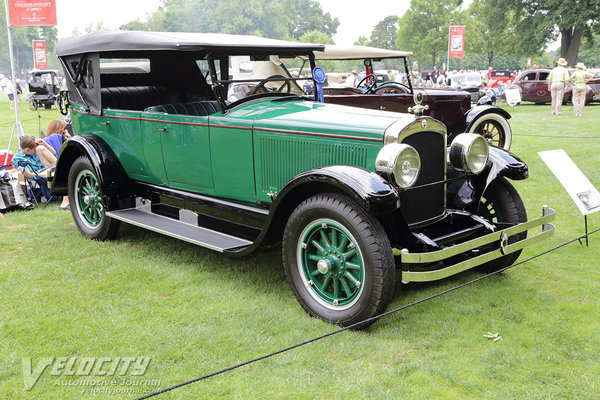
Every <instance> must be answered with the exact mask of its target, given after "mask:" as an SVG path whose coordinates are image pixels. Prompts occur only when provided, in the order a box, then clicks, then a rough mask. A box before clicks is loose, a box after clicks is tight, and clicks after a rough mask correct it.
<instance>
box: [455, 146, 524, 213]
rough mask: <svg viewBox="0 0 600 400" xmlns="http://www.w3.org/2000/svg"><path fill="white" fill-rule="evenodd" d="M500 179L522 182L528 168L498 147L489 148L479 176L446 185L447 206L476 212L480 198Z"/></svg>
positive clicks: (521, 161) (468, 177)
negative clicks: (488, 153)
mask: <svg viewBox="0 0 600 400" xmlns="http://www.w3.org/2000/svg"><path fill="white" fill-rule="evenodd" d="M500 177H506V178H509V179H512V180H523V179H527V177H529V167H528V166H527V164H526V163H525V162H524V161H523V160H521V159H520V158H519V157H517V156H516V155H514V154H513V153H511V152H509V151H507V150H504V149H502V148H500V147H495V146H490V157H489V159H488V162H487V166H486V168H485V169H484V170H483V171H482V172H481V173H480V174H479V175H471V176H465V177H464V178H463V179H462V180H461V179H459V180H457V181H454V182H452V183H451V184H450V185H448V199H449V202H448V204H451V205H452V206H451V207H452V208H457V209H461V210H462V209H464V210H467V211H470V212H472V213H476V212H477V208H478V206H479V201H480V200H481V196H482V195H483V193H484V192H485V190H486V189H487V188H488V186H489V185H490V184H491V183H492V182H493V181H494V180H495V179H498V178H500Z"/></svg>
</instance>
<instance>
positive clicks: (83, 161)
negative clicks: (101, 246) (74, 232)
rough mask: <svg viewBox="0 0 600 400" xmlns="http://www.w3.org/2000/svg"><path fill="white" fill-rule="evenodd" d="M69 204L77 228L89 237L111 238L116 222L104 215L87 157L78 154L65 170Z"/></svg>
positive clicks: (104, 208)
mask: <svg viewBox="0 0 600 400" xmlns="http://www.w3.org/2000/svg"><path fill="white" fill-rule="evenodd" d="M68 188H69V203H70V204H71V214H72V215H73V220H74V221H75V224H76V225H77V228H78V229H79V231H80V232H81V233H82V234H83V235H84V236H87V237H89V238H91V239H95V240H106V239H111V238H113V237H114V236H115V235H116V234H117V231H118V230H119V226H120V221H118V220H115V219H113V218H110V217H108V216H107V215H106V207H105V205H104V199H103V197H102V188H101V186H100V180H99V179H98V176H97V174H96V171H95V169H94V167H93V166H92V163H91V162H90V160H89V159H88V158H87V157H85V156H82V157H79V158H78V159H76V160H75V162H74V163H73V165H72V166H71V170H70V171H69V180H68Z"/></svg>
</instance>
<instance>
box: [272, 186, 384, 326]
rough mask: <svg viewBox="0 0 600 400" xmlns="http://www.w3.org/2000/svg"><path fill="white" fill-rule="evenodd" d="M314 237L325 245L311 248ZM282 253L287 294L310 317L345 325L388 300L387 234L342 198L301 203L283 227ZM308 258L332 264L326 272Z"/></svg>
mask: <svg viewBox="0 0 600 400" xmlns="http://www.w3.org/2000/svg"><path fill="white" fill-rule="evenodd" d="M323 235H324V236H325V239H323ZM313 238H314V239H313ZM319 238H321V239H320V240H323V241H322V242H321V245H323V244H324V243H326V244H328V245H329V244H330V245H331V246H328V247H327V246H324V245H323V248H324V251H319V247H317V245H318V243H317V245H315V244H314V242H315V241H316V240H319ZM315 239H316V240H315ZM304 240H306V242H307V244H306V246H304V245H303V241H304ZM328 240H329V242H330V243H329V242H328ZM282 252H283V265H284V269H285V274H286V277H287V280H288V282H289V284H290V286H291V288H292V291H293V292H294V294H295V295H296V298H297V299H298V302H299V303H300V305H301V306H302V307H303V308H304V309H305V310H306V312H308V313H309V314H310V315H311V316H313V317H317V318H320V319H323V320H325V321H327V322H332V323H336V324H339V325H342V326H348V325H352V324H354V323H357V322H360V321H363V320H365V319H367V318H370V317H373V316H376V315H379V314H381V313H382V312H384V311H385V309H386V308H387V306H388V304H389V302H390V301H391V299H392V297H393V293H394V288H395V280H396V268H395V264H394V257H393V254H392V248H391V246H390V243H389V240H388V238H387V235H386V234H385V231H384V230H383V227H382V226H381V224H380V223H379V221H378V220H377V219H376V218H374V217H373V216H372V215H370V214H368V213H367V212H366V211H364V210H363V209H362V208H360V207H359V206H358V205H357V204H355V203H354V202H352V201H351V200H350V199H348V198H347V197H345V196H341V195H338V194H333V193H328V194H321V195H316V196H313V197H310V198H308V199H307V200H305V201H304V202H302V203H301V204H300V205H299V206H298V207H297V208H296V210H295V211H294V212H293V213H292V215H291V216H290V218H289V220H288V222H287V224H286V227H285V231H284V234H283V245H282ZM352 253H354V254H353V255H352V256H350V254H352ZM311 257H313V258H311ZM314 257H322V260H321V262H323V263H325V264H326V261H325V259H327V260H333V264H331V263H330V264H331V265H329V268H330V270H327V269H326V268H327V265H325V264H324V265H323V269H319V268H317V266H318V265H320V264H319V261H317V260H315V258H314ZM327 262H328V261H327ZM357 266H358V267H359V268H356V267H357ZM323 270H325V271H326V272H321V271H323ZM311 271H312V273H310V272H311ZM348 275H349V276H348ZM327 282H328V283H327ZM357 282H358V283H357ZM336 288H337V289H336ZM372 322H374V321H370V322H368V323H365V324H361V325H359V326H357V327H354V328H353V329H364V328H366V327H367V326H369V325H370V324H371V323H372Z"/></svg>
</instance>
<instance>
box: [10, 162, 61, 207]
mask: <svg viewBox="0 0 600 400" xmlns="http://www.w3.org/2000/svg"><path fill="white" fill-rule="evenodd" d="M18 166H19V167H21V168H22V169H23V170H22V171H21V173H22V175H23V178H24V179H25V186H26V188H27V200H29V201H31V202H33V203H34V204H35V206H36V207H38V208H39V207H40V203H42V200H45V203H44V208H46V206H47V205H48V203H51V202H53V201H56V200H57V199H58V197H57V196H52V195H51V194H50V189H49V188H48V178H46V177H43V176H41V175H40V174H39V173H37V172H33V174H34V177H33V178H29V177H28V176H27V175H25V173H24V170H25V168H27V167H30V168H29V169H30V170H31V171H34V169H33V168H32V167H31V164H29V163H28V162H27V161H24V160H23V161H19V163H18ZM21 168H20V169H21ZM47 170H51V169H47ZM45 171H46V170H45Z"/></svg>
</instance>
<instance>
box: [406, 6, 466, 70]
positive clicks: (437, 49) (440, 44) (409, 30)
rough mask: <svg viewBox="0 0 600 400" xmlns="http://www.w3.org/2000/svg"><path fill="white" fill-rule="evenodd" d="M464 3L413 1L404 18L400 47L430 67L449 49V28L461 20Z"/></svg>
mask: <svg viewBox="0 0 600 400" xmlns="http://www.w3.org/2000/svg"><path fill="white" fill-rule="evenodd" d="M460 3H461V1H460V0H411V2H410V9H408V11H406V13H405V14H404V15H403V16H402V18H400V22H399V24H400V27H399V29H398V32H397V40H396V46H397V48H399V49H403V50H407V51H412V52H413V53H414V54H415V58H416V59H417V60H419V62H420V64H421V65H426V64H427V63H426V62H424V61H425V60H426V59H427V58H429V59H430V65H431V66H432V67H433V66H434V65H435V64H436V60H437V58H438V57H439V56H440V55H441V54H444V53H445V52H446V51H447V50H448V27H449V26H450V25H453V24H455V23H456V22H458V21H459V18H460V10H459V5H460Z"/></svg>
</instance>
